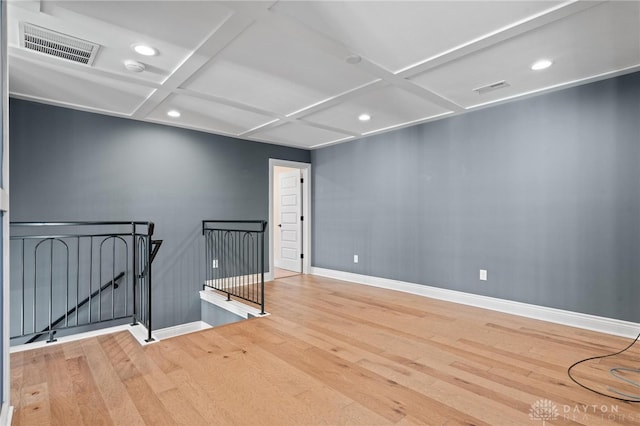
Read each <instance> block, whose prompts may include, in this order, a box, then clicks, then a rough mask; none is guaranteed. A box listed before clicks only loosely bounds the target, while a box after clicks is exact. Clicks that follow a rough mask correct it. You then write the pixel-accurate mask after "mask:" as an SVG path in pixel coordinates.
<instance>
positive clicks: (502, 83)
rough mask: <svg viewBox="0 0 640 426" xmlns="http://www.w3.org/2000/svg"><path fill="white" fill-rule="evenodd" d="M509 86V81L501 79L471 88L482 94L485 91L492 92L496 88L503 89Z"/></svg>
mask: <svg viewBox="0 0 640 426" xmlns="http://www.w3.org/2000/svg"><path fill="white" fill-rule="evenodd" d="M509 86H511V85H510V84H509V83H507V82H506V81H504V80H502V81H497V82H495V83H491V84H487V85H486V86H482V87H478V88H476V89H473V91H474V92H476V93H477V94H478V95H484V94H485V93H488V92H493V91H494V90H498V89H504V88H505V87H509Z"/></svg>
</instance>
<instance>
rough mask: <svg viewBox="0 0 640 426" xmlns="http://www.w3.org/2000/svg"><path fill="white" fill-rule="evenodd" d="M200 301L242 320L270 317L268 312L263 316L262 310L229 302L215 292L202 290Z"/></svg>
mask: <svg viewBox="0 0 640 426" xmlns="http://www.w3.org/2000/svg"><path fill="white" fill-rule="evenodd" d="M200 300H203V301H205V302H207V303H211V304H212V305H216V306H219V307H220V308H222V309H224V310H226V311H229V312H231V313H232V314H235V315H238V316H239V317H242V318H251V317H264V316H267V315H270V314H269V313H268V312H265V313H264V315H261V314H260V309H258V308H254V307H253V306H249V305H246V304H244V303H241V302H238V301H237V300H233V299H232V300H227V298H226V297H225V296H223V295H222V294H220V293H217V292H215V291H213V290H201V291H200Z"/></svg>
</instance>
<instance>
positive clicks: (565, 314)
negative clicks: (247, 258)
mask: <svg viewBox="0 0 640 426" xmlns="http://www.w3.org/2000/svg"><path fill="white" fill-rule="evenodd" d="M311 273H312V274H313V275H318V276H321V277H328V278H334V279H338V280H343V281H350V282H353V283H357V284H364V285H369V286H373V287H380V288H386V289H389V290H396V291H402V292H404V293H411V294H416V295H418V296H424V297H430V298H432V299H438V300H445V301H448V302H453V303H460V304H463V305H470V306H475V307H478V308H483V309H490V310H492V311H498V312H504V313H507V314H512V315H518V316H521V317H526V318H533V319H538V320H542V321H548V322H553V323H557V324H562V325H567V326H570V327H577V328H583V329H586V330H592V331H597V332H600V333H607V334H613V335H616V336H623V337H629V338H635V337H636V336H637V335H638V332H639V331H640V324H638V323H634V322H630V321H622V320H618V319H613V318H606V317H600V316H596V315H590V314H583V313H579V312H572V311H565V310H562V309H556V308H548V307H545V306H538V305H531V304H528V303H521V302H514V301H511V300H505V299H498V298H495V297H488V296H480V295H477V294H471V293H464V292H461V291H456V290H447V289H443V288H438V287H431V286H427V285H421V284H414V283H408V282H403V281H396V280H390V279H387V278H379V277H372V276H368V275H360V274H353V273H350V272H342V271H335V270H332V269H324V268H317V267H315V266H314V267H312V268H311Z"/></svg>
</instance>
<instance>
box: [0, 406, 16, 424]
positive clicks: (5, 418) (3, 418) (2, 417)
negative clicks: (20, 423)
mask: <svg viewBox="0 0 640 426" xmlns="http://www.w3.org/2000/svg"><path fill="white" fill-rule="evenodd" d="M12 419H13V406H11V405H9V404H7V403H6V402H5V403H4V404H2V412H0V426H11V420H12Z"/></svg>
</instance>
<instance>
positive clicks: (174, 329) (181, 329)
mask: <svg viewBox="0 0 640 426" xmlns="http://www.w3.org/2000/svg"><path fill="white" fill-rule="evenodd" d="M258 312H260V311H258ZM207 328H211V325H209V324H207V323H206V322H204V321H194V322H188V323H185V324H179V325H174V326H171V327H165V328H159V329H157V330H154V331H153V332H152V333H151V337H153V339H154V340H153V341H151V342H147V341H146V339H147V336H148V333H147V328H146V327H145V326H144V325H142V324H141V323H138V324H136V325H135V326H132V325H131V324H122V325H116V326H113V327H107V328H101V329H99V330H92V331H86V332H83V333H77V334H70V335H68V336H62V337H58V338H57V340H56V341H55V342H51V343H47V342H46V341H40V342H33V343H27V344H24V345H17V346H12V347H11V348H10V351H11V353H16V352H24V351H29V350H31V349H38V348H45V347H47V348H48V347H51V346H54V345H60V344H62V343H69V342H75V341H77V340H83V339H88V338H91V337H97V336H104V335H106V334H112V333H118V332H121V331H128V332H129V333H131V335H132V336H133V337H134V338H135V339H136V340H137V341H138V343H140V345H141V346H146V345H150V344H153V343H156V342H159V341H161V340H162V339H168V338H170V337H176V336H181V335H183V334H188V333H193V332H196V331H200V330H206V329H207ZM0 426H2V422H1V421H0Z"/></svg>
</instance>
